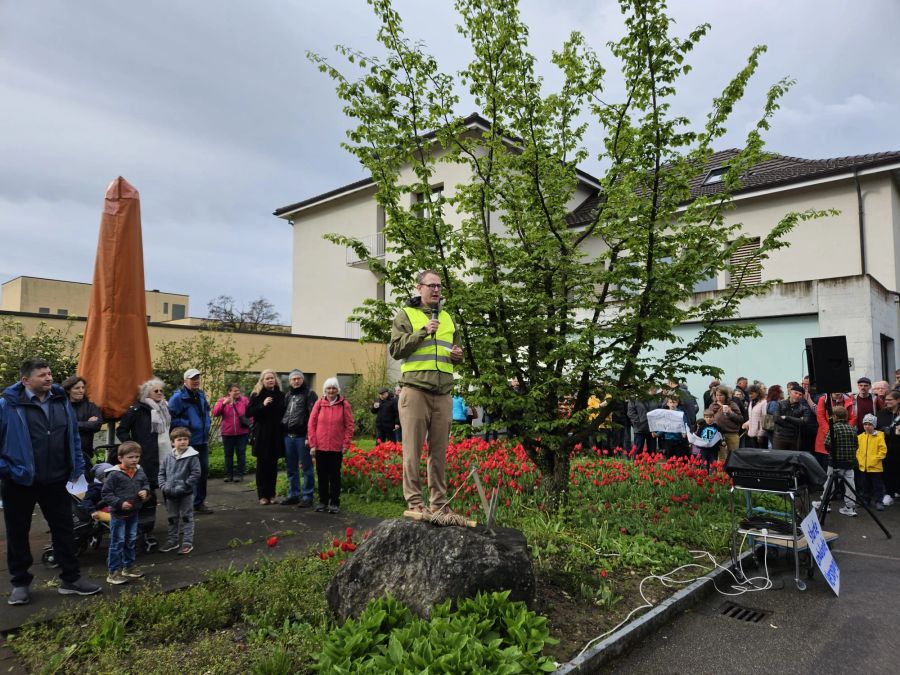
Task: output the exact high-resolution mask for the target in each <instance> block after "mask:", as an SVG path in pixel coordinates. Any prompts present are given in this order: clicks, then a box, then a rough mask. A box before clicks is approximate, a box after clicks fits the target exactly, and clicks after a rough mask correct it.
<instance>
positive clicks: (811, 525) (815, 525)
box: [800, 509, 841, 595]
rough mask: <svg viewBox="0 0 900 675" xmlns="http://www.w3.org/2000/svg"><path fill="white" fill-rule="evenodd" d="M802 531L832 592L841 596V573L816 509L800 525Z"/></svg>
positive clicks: (811, 553)
mask: <svg viewBox="0 0 900 675" xmlns="http://www.w3.org/2000/svg"><path fill="white" fill-rule="evenodd" d="M800 529H801V530H803V534H804V536H805V537H806V543H807V544H808V545H809V554H810V555H811V556H812V557H813V558H814V559H815V561H816V564H817V565H818V566H819V569H820V570H822V576H823V577H825V581H827V582H828V585H829V586H831V590H833V591H834V594H835V595H840V594H841V571H840V570H839V569H838V566H837V563H836V562H835V561H834V558H833V557H832V555H831V551H830V550H829V549H828V542H826V541H825V537H824V536H823V534H822V528H821V526H820V525H819V519H818V518H817V517H816V512H815V509H813V510H812V511H810V512H809V515H808V516H806V518H804V519H803V521H802V522H801V523H800Z"/></svg>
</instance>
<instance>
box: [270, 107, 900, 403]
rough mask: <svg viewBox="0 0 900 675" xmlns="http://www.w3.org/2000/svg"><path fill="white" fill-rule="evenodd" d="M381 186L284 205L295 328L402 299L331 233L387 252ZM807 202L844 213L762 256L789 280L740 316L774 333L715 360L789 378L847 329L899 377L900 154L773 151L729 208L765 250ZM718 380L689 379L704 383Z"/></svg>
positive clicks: (310, 330) (860, 359) (334, 321)
mask: <svg viewBox="0 0 900 675" xmlns="http://www.w3.org/2000/svg"><path fill="white" fill-rule="evenodd" d="M466 121H467V124H468V125H469V128H470V129H471V130H472V131H473V132H478V131H480V130H482V129H485V128H486V125H487V124H488V122H487V121H485V120H483V119H481V118H480V117H478V116H471V117H469V118H468V119H467V120H466ZM735 153H736V151H734V150H726V151H722V152H718V153H716V154H715V155H713V157H712V158H711V161H710V163H709V165H708V166H707V167H705V169H704V170H703V171H702V172H700V173H699V174H698V175H697V177H696V179H695V180H694V183H693V186H692V188H693V195H694V196H699V195H701V194H715V193H716V192H717V191H718V189H719V184H720V183H721V177H722V175H723V173H724V172H725V170H726V169H727V166H728V162H729V161H730V159H731V158H732V157H733V156H734V154H735ZM437 171H438V172H439V173H438V174H436V176H435V179H434V181H435V182H434V185H433V189H435V190H442V191H443V192H444V193H445V194H447V195H452V194H453V192H454V190H455V186H456V185H458V184H460V183H463V182H468V181H469V180H471V176H470V174H469V169H468V168H467V167H465V166H461V165H459V164H452V163H438V164H437ZM578 177H579V185H578V188H577V190H576V193H575V195H574V196H573V199H572V202H571V204H570V208H571V213H570V216H569V218H568V224H569V227H571V228H583V227H584V226H585V224H586V223H588V222H589V221H590V219H591V217H592V213H593V211H594V209H595V208H596V205H597V203H598V201H599V199H600V198H601V195H600V192H599V182H598V180H597V179H596V178H594V177H592V176H590V175H589V174H587V173H584V172H579V173H578ZM410 182H412V180H411V179H410ZM376 190H377V186H376V185H375V182H374V181H373V180H372V179H371V178H369V179H365V180H362V181H358V182H355V183H351V184H349V185H346V186H344V187H339V188H337V189H334V190H331V191H329V192H326V193H324V194H321V195H318V196H315V197H311V198H308V199H304V200H302V201H300V202H296V203H293V204H289V205H287V206H283V207H280V208H278V209H276V210H275V211H274V215H275V216H276V217H278V218H281V219H283V220H284V221H286V224H288V225H290V226H291V227H292V230H293V250H294V288H293V305H292V313H291V314H292V317H293V329H294V331H295V332H300V331H302V332H304V333H307V334H312V335H323V336H332V337H344V336H346V337H356V336H357V335H358V327H357V326H355V325H354V324H352V323H348V320H347V317H348V316H349V315H350V314H351V312H352V310H353V309H354V308H355V307H358V306H359V305H361V304H362V302H363V300H365V299H366V298H383V297H385V296H387V297H391V294H392V289H390V288H385V287H384V286H383V285H381V284H380V281H379V279H378V278H377V276H376V275H375V274H374V273H373V272H372V271H371V270H369V269H368V267H367V266H366V265H365V264H364V263H360V261H359V260H358V258H357V256H356V254H355V252H354V250H353V249H351V248H349V247H347V248H345V247H341V246H337V245H335V244H333V243H331V242H329V241H327V240H325V239H323V235H325V234H328V233H339V234H342V235H346V236H350V237H355V238H358V239H360V240H362V241H363V242H364V243H366V244H367V246H368V247H369V250H370V251H372V252H373V254H374V255H375V256H376V257H383V256H384V255H385V243H384V238H383V234H382V230H383V226H384V212H383V210H382V209H381V207H380V206H379V205H378V204H377V202H376V200H375V194H376ZM411 198H412V199H414V198H415V197H414V196H411ZM806 209H835V210H837V213H835V214H834V215H830V216H827V217H823V218H818V219H815V220H810V221H806V222H801V223H799V224H798V225H797V226H796V227H795V229H794V230H793V231H792V232H791V234H790V235H789V239H790V242H791V244H790V246H789V247H788V248H784V249H781V250H779V251H775V252H773V253H772V254H771V256H770V257H769V259H768V260H767V261H766V262H765V265H762V264H760V265H758V267H757V269H756V270H754V273H755V275H756V278H758V279H759V280H762V281H767V280H775V279H777V280H781V283H780V284H778V285H776V286H775V287H774V289H773V290H772V291H771V292H770V293H768V294H767V295H765V296H761V297H755V298H750V299H748V300H746V301H745V302H744V303H743V304H742V305H741V307H740V318H741V319H746V320H748V321H752V322H754V323H756V324H757V326H758V327H759V329H760V330H761V332H762V336H761V337H759V338H754V339H746V340H743V341H741V342H739V343H735V344H733V345H729V346H728V347H725V348H723V349H721V350H718V351H716V352H712V353H710V354H709V355H708V357H707V358H708V360H709V362H710V363H715V364H716V365H718V366H719V367H721V368H723V369H724V370H725V376H724V377H725V380H724V381H725V382H728V383H733V382H734V381H735V379H736V378H737V377H738V376H747V377H750V378H756V379H760V380H762V381H764V382H766V383H769V384H772V383H781V384H782V386H783V385H784V383H785V382H786V381H787V380H792V379H797V380H799V379H800V376H801V375H802V374H803V372H804V371H805V361H804V360H803V349H804V346H805V343H804V339H805V338H808V337H821V336H830V335H844V336H846V338H847V343H848V351H849V356H850V359H851V377H852V379H853V381H854V382H855V381H856V378H857V377H860V376H862V375H867V376H869V377H870V378H872V379H887V380H888V381H891V382H893V380H894V369H895V367H896V365H897V363H898V358H897V355H898V340H900V317H898V307H900V305H898V299H900V152H883V153H875V154H867V155H857V156H852V157H840V158H834V159H818V160H810V159H801V158H796V157H786V156H781V155H772V156H771V157H770V158H769V159H767V160H766V161H764V162H762V163H760V164H759V165H757V166H755V167H753V169H752V170H751V171H750V172H748V175H747V176H745V178H744V181H743V188H742V189H741V190H739V191H738V192H737V193H736V195H735V199H734V209H733V210H731V211H730V212H729V213H728V215H727V217H726V219H727V222H728V223H729V224H731V223H740V224H741V229H742V231H743V232H744V233H745V234H746V235H748V236H749V237H751V238H753V241H751V243H750V244H748V246H747V247H745V249H746V250H741V251H740V252H738V253H737V254H736V255H737V256H742V257H744V258H750V259H753V256H754V250H755V249H756V248H758V247H759V242H760V240H761V239H763V238H764V237H766V236H767V235H768V234H769V232H770V231H771V229H772V228H773V227H774V226H775V225H776V224H777V223H778V222H779V221H780V220H781V219H782V218H783V217H784V216H785V215H786V214H787V213H789V212H791V211H804V210H806ZM444 217H445V218H446V219H447V221H448V222H451V223H452V222H454V221H458V220H459V216H458V214H456V213H454V212H451V213H445V214H444ZM712 235H713V233H711V236H712ZM601 246H603V242H602V241H600V240H599V239H597V238H594V239H588V240H586V241H585V247H586V250H587V251H588V253H589V254H590V253H594V254H595V255H596V253H597V252H599V251H600V248H599V247H601ZM341 268H343V272H341V273H340V280H341V283H339V284H334V285H332V286H330V287H329V292H328V294H327V295H323V294H322V293H321V292H320V291H319V289H317V288H315V287H314V286H313V285H311V284H309V283H308V280H309V279H316V278H323V277H326V276H334V275H335V270H338V269H341ZM730 283H731V280H730V279H728V278H727V274H722V275H720V276H719V277H717V278H715V279H709V280H707V281H706V282H703V283H701V284H698V286H697V287H696V288H695V289H694V302H698V303H699V302H700V301H702V300H703V299H705V298H708V297H709V294H717V293H723V292H727V291H728V288H729V285H730ZM408 290H409V289H403V293H406V292H408ZM696 330H697V327H695V326H691V325H683V326H681V327H680V328H679V329H678V331H677V332H678V333H679V334H680V335H682V336H684V337H685V338H689V337H691V336H692V335H693V334H694V333H695V332H696ZM389 365H390V364H389ZM707 384H708V381H703V380H702V379H701V378H699V377H695V378H689V386H690V387H691V389H692V390H693V391H695V392H697V391H703V390H705V389H706V386H707Z"/></svg>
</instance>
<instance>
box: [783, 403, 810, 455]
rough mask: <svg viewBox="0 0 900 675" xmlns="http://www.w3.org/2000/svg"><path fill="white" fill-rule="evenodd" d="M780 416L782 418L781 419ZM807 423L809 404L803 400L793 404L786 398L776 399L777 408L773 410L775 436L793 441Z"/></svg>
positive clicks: (797, 437) (798, 436)
mask: <svg viewBox="0 0 900 675" xmlns="http://www.w3.org/2000/svg"><path fill="white" fill-rule="evenodd" d="M782 417H784V419H781V418H782ZM807 424H809V406H808V405H806V402H805V401H798V402H797V403H794V404H791V402H790V401H789V400H787V399H785V400H783V401H778V409H777V410H776V411H775V438H777V439H780V440H783V441H790V442H795V441H797V440H798V439H799V438H800V431H801V430H802V429H803V427H804V426H806V425H807ZM802 449H803V448H801V450H802Z"/></svg>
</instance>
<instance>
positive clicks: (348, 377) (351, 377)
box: [336, 373, 359, 392]
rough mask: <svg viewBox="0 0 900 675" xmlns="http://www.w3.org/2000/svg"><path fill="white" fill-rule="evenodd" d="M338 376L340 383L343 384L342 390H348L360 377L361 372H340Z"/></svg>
mask: <svg viewBox="0 0 900 675" xmlns="http://www.w3.org/2000/svg"><path fill="white" fill-rule="evenodd" d="M336 377H337V381H338V384H339V385H341V391H342V392H346V391H347V390H348V389H350V388H351V387H352V386H353V384H354V383H355V382H356V380H357V379H359V373H338V374H337V375H336Z"/></svg>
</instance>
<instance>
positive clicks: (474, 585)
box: [327, 518, 534, 620]
mask: <svg viewBox="0 0 900 675" xmlns="http://www.w3.org/2000/svg"><path fill="white" fill-rule="evenodd" d="M502 590H510V591H511V593H510V599H512V600H524V601H525V602H531V600H532V599H533V598H534V570H533V568H532V565H531V557H530V556H529V555H528V546H527V543H526V541H525V536H524V535H523V534H522V533H521V532H519V531H518V530H512V529H507V528H496V529H495V530H494V532H493V533H491V532H488V531H487V530H486V529H485V528H483V527H475V528H469V527H436V526H434V525H431V524H429V523H424V522H418V521H413V520H408V519H406V518H400V519H398V520H388V521H385V522H383V523H381V524H380V525H379V526H378V527H377V528H375V530H374V531H373V533H372V536H371V537H369V539H368V540H367V541H365V542H363V544H362V545H360V547H359V548H358V549H357V550H356V552H355V553H354V554H353V556H352V557H351V558H350V559H349V560H348V561H347V563H346V564H345V565H344V566H343V567H342V568H341V569H340V571H339V572H338V573H337V575H336V576H335V577H334V579H332V580H331V583H329V585H328V591H327V594H328V605H329V606H330V607H331V611H332V612H334V614H335V616H336V617H338V618H339V619H341V620H344V619H346V618H347V617H349V616H352V617H358V616H359V614H360V612H362V610H363V609H364V608H365V607H366V605H367V604H368V603H369V601H370V600H372V599H373V598H380V597H381V596H382V595H384V594H385V592H389V593H390V594H391V595H393V596H394V597H395V598H396V599H397V600H399V601H401V602H402V603H404V604H405V605H407V606H408V607H409V608H410V610H412V611H413V612H415V613H416V614H418V615H419V616H421V617H428V616H429V615H430V613H431V608H432V607H434V606H435V605H437V604H440V603H441V602H443V601H444V600H446V599H447V598H463V597H474V596H475V594H476V593H478V591H485V592H491V591H502Z"/></svg>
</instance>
